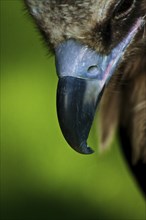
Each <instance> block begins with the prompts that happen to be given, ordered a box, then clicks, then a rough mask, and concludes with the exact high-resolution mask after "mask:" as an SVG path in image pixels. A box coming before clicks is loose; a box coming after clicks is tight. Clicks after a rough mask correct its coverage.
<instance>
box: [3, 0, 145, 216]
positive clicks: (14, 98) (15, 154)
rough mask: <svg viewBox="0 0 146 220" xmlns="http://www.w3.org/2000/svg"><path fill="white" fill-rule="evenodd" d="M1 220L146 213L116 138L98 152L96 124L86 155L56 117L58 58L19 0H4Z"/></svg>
mask: <svg viewBox="0 0 146 220" xmlns="http://www.w3.org/2000/svg"><path fill="white" fill-rule="evenodd" d="M0 9H1V12H0V17H1V31H0V34H1V38H0V39H1V47H0V50H1V51H0V52H1V66H0V68H1V207H2V212H1V215H2V218H1V219H2V220H3V219H15V220H17V219H18V220H21V219H40V220H43V219H51V220H54V219H64V220H66V219H68V220H71V219H74V220H78V219H85V220H88V219H89V220H90V219H91V220H92V219H100V220H104V219H105V220H109V219H113V220H114V219H115V220H117V219H119V220H144V219H146V212H145V200H144V197H143V195H142V194H141V192H140V191H139V189H138V188H137V185H136V183H135V180H134V178H133V177H132V175H131V174H130V172H129V170H128V168H127V165H126V164H125V161H124V159H123V157H122V154H121V152H120V147H119V145H118V142H117V140H115V141H114V143H113V144H112V145H113V146H112V148H111V150H110V151H108V152H106V153H104V154H103V155H99V153H98V150H96V149H97V148H98V146H97V144H96V142H97V136H96V131H95V125H94V126H93V129H92V132H91V135H90V138H89V143H90V145H91V146H92V147H93V148H94V149H95V150H96V151H95V153H94V154H93V155H90V156H84V155H80V154H78V153H76V152H75V151H73V150H72V149H71V148H70V147H69V146H68V145H67V143H66V142H65V140H64V138H63V136H62V134H61V131H60V128H59V125H58V121H57V116H56V86H57V77H56V74H55V67H54V57H49V55H48V51H47V49H46V48H45V46H44V44H43V43H42V40H40V36H39V34H38V32H37V30H36V29H35V28H34V25H33V23H32V22H31V20H30V18H29V16H28V15H27V14H26V12H25V10H24V5H23V2H22V1H20V0H0Z"/></svg>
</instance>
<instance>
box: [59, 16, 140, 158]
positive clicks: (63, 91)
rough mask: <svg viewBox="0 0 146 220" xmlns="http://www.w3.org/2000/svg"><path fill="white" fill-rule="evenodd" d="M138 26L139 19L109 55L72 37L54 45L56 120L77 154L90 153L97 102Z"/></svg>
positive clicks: (91, 151)
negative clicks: (56, 81)
mask: <svg viewBox="0 0 146 220" xmlns="http://www.w3.org/2000/svg"><path fill="white" fill-rule="evenodd" d="M141 25H142V19H141V20H138V21H137V23H136V24H135V25H134V26H133V28H132V29H131V30H130V32H129V33H128V35H127V36H126V38H125V39H123V41H122V42H121V43H120V44H119V45H117V46H116V47H115V48H114V49H113V50H112V51H111V53H110V54H108V55H101V54H99V53H97V52H95V51H93V50H91V49H90V48H88V47H87V46H86V45H82V44H80V43H78V42H77V41H75V40H73V39H70V40H67V41H66V42H63V43H61V44H60V45H59V46H58V47H57V48H56V51H55V55H56V56H55V58H56V69H57V74H58V77H59V83H58V89H57V113H58V120H59V124H60V128H61V130H62V133H63V135H64V137H65V139H66V141H67V142H68V144H69V145H70V146H71V147H72V148H73V149H74V150H76V151H77V152H79V153H82V154H91V153H93V150H92V149H91V148H90V147H89V146H88V145H87V139H88V135H89V132H90V128H91V126H92V122H93V119H94V115H95V111H96V108H97V105H98V103H99V101H100V98H101V96H102V93H103V90H104V88H105V86H106V85H107V83H108V81H109V80H110V78H111V76H112V75H113V73H114V72H115V69H116V68H117V66H118V64H119V62H120V61H121V59H122V57H123V54H124V53H125V51H126V49H127V47H128V45H129V44H130V42H131V41H132V39H133V38H134V36H135V34H136V33H137V30H138V28H139V27H140V26H141Z"/></svg>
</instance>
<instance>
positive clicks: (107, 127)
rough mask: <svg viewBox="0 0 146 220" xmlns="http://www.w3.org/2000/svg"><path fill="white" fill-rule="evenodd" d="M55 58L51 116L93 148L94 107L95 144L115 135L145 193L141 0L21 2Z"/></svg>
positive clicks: (144, 0) (145, 59)
mask: <svg viewBox="0 0 146 220" xmlns="http://www.w3.org/2000/svg"><path fill="white" fill-rule="evenodd" d="M24 3H25V6H26V10H27V11H28V12H29V14H30V15H31V17H32V18H33V20H34V23H35V25H36V26H37V28H38V29H39V31H40V32H41V34H42V36H43V37H44V40H45V42H46V44H47V47H48V49H49V50H50V51H52V53H53V54H54V56H55V65H56V72H57V75H58V78H59V81H58V88H57V115H58V120H59V124H60V128H61V131H62V133H63V136H64V138H65V139H66V141H67V143H68V144H69V145H70V146H71V147H72V148H73V149H74V150H75V151H77V152H79V153H81V154H91V153H93V150H92V148H90V147H89V146H88V145H87V139H88V135H89V132H90V129H91V126H92V122H93V120H94V116H95V112H96V110H97V109H98V112H99V114H100V117H99V120H98V121H97V123H98V124H99V130H100V135H99V146H100V149H101V150H104V149H106V148H107V147H108V146H109V144H110V141H111V140H112V137H113V134H114V132H115V131H116V132H117V133H118V137H119V142H120V145H121V149H122V152H123V154H124V156H125V159H126V161H127V163H128V164H129V167H130V169H131V171H132V172H133V174H134V176H135V177H136V179H137V182H138V183H139V186H140V188H141V189H142V191H143V192H144V193H146V183H145V177H144V175H145V167H146V166H145V165H146V0H84V1H83V0H24Z"/></svg>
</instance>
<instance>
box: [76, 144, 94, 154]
mask: <svg viewBox="0 0 146 220" xmlns="http://www.w3.org/2000/svg"><path fill="white" fill-rule="evenodd" d="M77 151H78V152H79V153H81V154H92V153H94V151H93V150H92V149H91V148H90V147H89V146H88V145H87V143H86V142H82V143H81V144H80V147H79V148H77Z"/></svg>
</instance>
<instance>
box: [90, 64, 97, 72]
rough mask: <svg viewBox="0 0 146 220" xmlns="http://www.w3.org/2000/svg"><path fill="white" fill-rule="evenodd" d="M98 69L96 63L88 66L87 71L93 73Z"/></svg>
mask: <svg viewBox="0 0 146 220" xmlns="http://www.w3.org/2000/svg"><path fill="white" fill-rule="evenodd" d="M97 69H98V66H97V65H93V66H90V67H89V68H88V72H89V73H93V72H94V71H95V70H97Z"/></svg>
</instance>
